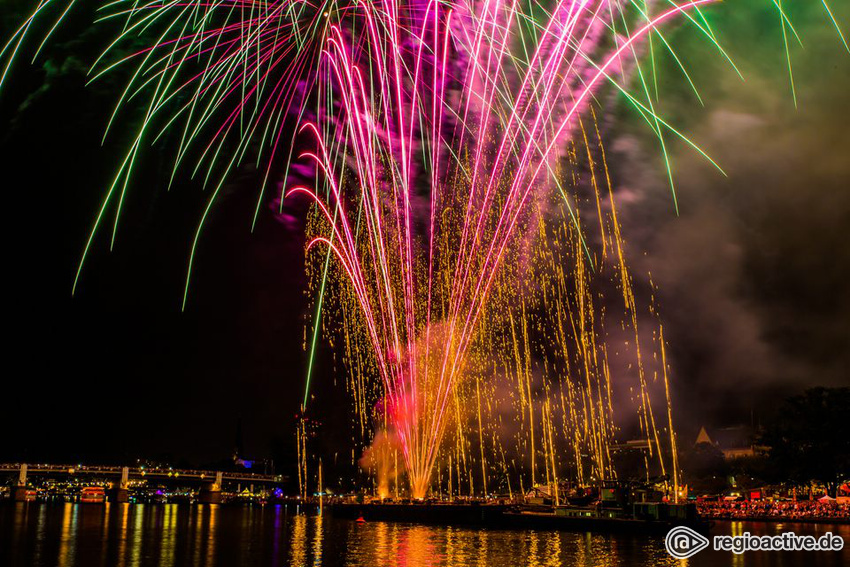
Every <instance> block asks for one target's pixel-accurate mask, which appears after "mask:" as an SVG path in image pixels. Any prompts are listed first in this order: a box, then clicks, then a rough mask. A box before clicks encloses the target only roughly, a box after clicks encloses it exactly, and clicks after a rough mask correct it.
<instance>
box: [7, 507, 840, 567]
mask: <svg viewBox="0 0 850 567" xmlns="http://www.w3.org/2000/svg"><path fill="white" fill-rule="evenodd" d="M294 512H295V510H293V509H292V508H291V507H284V506H274V505H269V506H265V507H249V506H198V505H194V506H193V505H188V504H164V505H163V504H158V505H151V504H148V505H146V504H132V505H130V504H105V505H92V504H70V503H69V504H61V503H60V504H39V503H29V504H13V503H9V502H7V503H3V504H2V505H0V565H2V566H7V565H8V566H10V567H13V566H21V567H30V566H32V567H40V566H50V567H99V566H102V567H113V566H115V567H125V566H127V567H153V566H157V567H184V566H195V565H197V566H209V567H213V566H222V567H232V566H240V565H245V566H252V567H254V566H266V565H268V566H286V565H294V566H299V565H311V566H328V567H333V566H337V565H352V566H353V565H363V566H380V565H390V566H398V567H403V566H404V567H407V566H410V567H415V566H418V565H458V566H466V565H480V566H485V565H492V566H495V567H512V566H514V565H582V566H584V565H587V566H594V567H595V566H606V565H611V566H614V565H629V566H631V565H635V566H650V565H653V566H654V565H679V566H684V565H693V566H698V567H699V566H706V567H707V566H712V567H713V566H721V567H722V566H725V565H730V566H742V567H743V566H752V567H760V566H772V565H776V566H781V567H796V566H800V567H819V566H827V565H829V566H832V565H835V566H838V565H850V525H826V524H792V523H785V524H776V523H763V522H718V523H717V524H715V526H714V527H713V528H712V535H718V534H740V533H742V532H747V531H748V532H751V533H752V534H759V535H773V534H777V533H780V532H783V531H793V532H796V533H797V534H798V535H802V534H811V535H815V536H819V535H823V534H824V533H826V532H828V531H831V532H832V533H833V534H838V535H841V536H842V537H843V538H844V540H845V542H846V543H847V546H846V548H845V549H844V550H842V551H840V552H835V551H832V552H823V551H817V552H816V551H810V552H804V551H798V552H788V551H750V552H746V553H744V554H741V555H735V554H733V553H732V552H723V551H712V550H704V551H702V552H700V553H699V554H697V555H696V556H694V557H693V558H691V559H686V560H675V559H673V558H671V557H670V556H669V555H667V552H666V551H665V549H664V541H663V538H662V537H650V536H637V535H622V534H620V535H602V534H591V533H567V532H555V531H535V530H494V529H476V528H463V527H435V526H422V525H413V524H391V523H384V522H372V523H366V524H356V523H354V522H351V521H347V520H337V519H334V518H331V517H329V516H327V515H325V516H318V515H304V514H296V513H294Z"/></svg>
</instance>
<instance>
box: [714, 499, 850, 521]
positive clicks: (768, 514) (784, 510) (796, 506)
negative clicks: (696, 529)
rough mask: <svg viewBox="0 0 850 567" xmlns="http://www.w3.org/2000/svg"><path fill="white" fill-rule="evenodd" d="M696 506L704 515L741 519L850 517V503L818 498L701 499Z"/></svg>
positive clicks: (848, 518)
mask: <svg viewBox="0 0 850 567" xmlns="http://www.w3.org/2000/svg"><path fill="white" fill-rule="evenodd" d="M697 510H698V511H699V514H700V516H702V517H704V518H717V519H730V520H731V519H738V520H767V519H774V520H780V519H781V520H839V521H850V504H838V503H836V502H835V501H828V502H827V501H824V502H822V501H818V500H797V501H793V500H779V501H768V500H742V501H724V500H720V501H701V502H697Z"/></svg>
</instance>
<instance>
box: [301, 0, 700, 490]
mask: <svg viewBox="0 0 850 567" xmlns="http://www.w3.org/2000/svg"><path fill="white" fill-rule="evenodd" d="M711 1H712V0H695V1H693V2H687V3H684V4H681V5H673V6H672V7H669V8H667V9H666V10H664V11H662V12H660V13H659V14H658V15H656V16H654V17H652V18H646V19H645V21H644V22H643V23H642V25H639V26H638V27H637V29H635V30H634V31H633V32H632V33H630V34H629V35H628V36H614V37H611V34H609V33H606V32H607V31H608V30H610V29H611V23H610V21H608V20H607V19H606V18H610V17H611V15H612V14H614V13H617V14H619V13H620V11H619V10H614V7H613V6H612V5H611V4H609V2H608V1H607V0H602V1H591V0H564V1H561V2H557V3H556V5H555V6H553V7H552V9H551V11H550V15H549V16H548V17H547V18H545V19H544V22H543V23H539V22H535V25H537V26H539V27H538V32H537V36H536V37H537V40H536V42H535V45H534V49H533V50H531V51H530V52H527V53H523V54H522V56H521V55H520V54H519V53H518V50H519V49H520V48H521V49H523V50H527V48H528V45H526V44H521V45H518V43H519V42H518V38H517V26H519V25H521V22H520V20H522V19H527V18H528V15H527V14H524V13H522V12H521V11H520V8H519V5H518V4H517V3H516V2H501V1H487V2H482V3H475V4H463V5H457V6H445V5H443V4H441V3H438V2H434V1H431V2H428V4H427V5H426V6H425V7H424V9H420V8H417V7H416V6H409V5H405V4H399V3H396V2H389V3H382V4H372V3H358V5H357V6H356V7H355V9H354V10H353V11H352V14H351V19H350V21H349V22H348V26H337V25H334V26H332V27H331V29H330V33H329V35H328V39H327V43H326V47H325V49H324V51H323V56H324V58H323V61H322V64H323V65H326V66H327V68H328V69H329V70H330V75H331V77H332V80H331V81H329V82H328V83H327V84H325V85H324V86H323V88H325V89H327V91H328V93H330V96H328V98H329V99H330V100H334V101H338V104H337V105H335V106H332V107H330V108H327V109H325V114H323V115H321V116H319V117H318V119H317V122H316V123H315V124H314V123H312V122H310V123H307V124H305V125H304V126H303V129H304V130H305V131H309V132H310V133H311V134H312V135H313V138H314V139H315V143H316V145H317V147H318V150H317V151H316V152H307V153H305V154H304V155H303V157H304V158H306V159H310V160H312V161H313V162H315V164H316V166H317V171H318V172H319V174H320V178H321V179H323V180H324V181H325V182H326V184H327V187H328V189H329V190H328V192H327V198H323V197H321V196H320V195H319V193H318V192H315V191H313V190H310V189H308V188H304V187H296V188H294V189H292V190H291V191H290V192H289V195H294V194H299V193H301V194H306V195H307V196H308V197H309V198H310V199H313V200H314V201H315V203H316V205H317V206H318V208H319V210H320V211H321V214H322V215H323V216H324V218H325V221H326V223H327V226H328V230H329V231H330V232H329V234H328V235H327V236H319V237H316V238H314V239H313V240H312V241H311V242H310V244H309V247H310V248H313V247H314V246H317V245H324V246H327V247H329V248H330V250H331V251H332V253H333V254H334V255H335V257H336V258H337V260H338V262H339V265H340V266H341V269H342V273H344V274H345V277H346V278H347V280H348V281H349V283H350V287H351V290H352V292H353V295H354V297H355V298H356V302H357V304H358V305H359V308H360V311H361V313H362V319H363V324H364V327H365V332H366V334H367V336H368V339H369V342H370V343H371V345H372V348H373V350H374V353H375V357H376V361H377V367H378V369H379V372H380V374H381V378H382V381H383V387H384V391H385V396H386V403H387V405H388V407H389V408H390V411H389V412H388V413H389V416H390V420H391V425H392V426H393V428H394V429H395V430H396V432H397V434H398V437H399V442H400V445H401V450H402V453H403V456H404V463H405V467H406V470H407V473H408V476H409V480H410V484H411V490H412V493H413V495H414V497H419V498H421V497H424V496H425V495H426V494H427V492H428V490H429V485H430V481H431V473H432V470H433V469H434V466H435V462H436V459H437V456H438V452H439V448H440V444H441V439H442V437H443V433H444V430H445V427H446V423H447V420H448V418H447V414H448V409H447V408H448V407H449V403H448V402H449V400H450V399H451V393H452V389H453V388H454V387H455V386H456V384H457V383H458V381H459V380H461V379H462V376H463V368H464V361H465V356H466V354H467V352H468V349H469V348H470V343H471V341H472V340H473V338H474V336H475V331H476V324H477V322H478V320H479V318H480V316H481V314H482V309H483V307H484V306H485V305H486V303H487V297H488V293H489V292H490V289H491V287H492V285H493V282H494V278H495V276H496V274H497V272H498V269H499V266H500V263H501V262H502V260H503V258H504V256H505V251H506V249H507V248H508V247H509V246H510V244H511V243H512V242H514V241H515V239H516V237H517V232H518V227H519V226H521V225H522V220H523V215H524V213H525V211H526V208H527V207H526V205H527V203H528V202H529V198H530V196H531V195H532V193H533V192H534V191H535V189H536V188H540V187H542V188H544V189H545V188H546V187H548V186H549V185H550V176H551V175H553V173H552V168H553V166H554V162H555V160H556V159H557V158H558V157H559V155H560V154H559V148H561V147H563V146H564V145H565V139H566V138H567V137H569V135H570V125H571V123H572V122H573V121H574V119H575V116H576V114H577V113H579V112H581V110H582V109H583V108H584V107H585V105H586V104H587V101H588V99H589V98H590V97H592V96H593V93H594V92H595V89H597V88H598V87H599V86H600V84H601V83H603V82H604V81H607V80H612V81H613V80H614V79H613V75H615V74H616V73H617V72H618V61H619V60H620V58H622V57H624V56H626V55H632V54H633V49H634V48H635V47H636V44H637V43H638V42H640V41H641V40H643V39H644V38H646V37H647V36H648V35H649V34H650V33H651V32H652V31H653V30H654V29H655V28H656V27H657V26H658V25H660V24H661V23H663V22H664V21H665V20H668V19H670V18H673V17H675V16H677V15H678V14H680V13H683V12H686V11H688V10H694V9H696V8H697V7H698V6H700V5H702V4H708V3H710V2H711ZM353 29H360V30H362V32H361V33H360V34H355V33H353V32H352V31H351V30H353ZM609 44H610V45H611V47H606V46H607V45H609ZM334 144H337V145H341V146H342V147H344V148H345V152H344V153H345V156H344V158H342V159H334V157H333V156H332V152H331V151H330V149H329V148H330V147H331V146H332V145H334ZM422 193H424V194H427V195H428V203H429V205H428V207H427V222H421V219H420V216H421V211H419V210H417V209H416V208H415V207H414V205H413V203H414V202H417V200H418V199H417V196H418V195H419V194H422ZM417 227H418V228H417ZM446 280H448V281H449V282H450V283H449V284H448V285H444V284H441V283H440V282H444V281H446Z"/></svg>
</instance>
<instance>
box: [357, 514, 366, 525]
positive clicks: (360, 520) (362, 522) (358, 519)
mask: <svg viewBox="0 0 850 567" xmlns="http://www.w3.org/2000/svg"><path fill="white" fill-rule="evenodd" d="M355 522H357V523H358V524H365V523H366V520H364V519H363V516H360V517H359V518H357V519H356V520H355Z"/></svg>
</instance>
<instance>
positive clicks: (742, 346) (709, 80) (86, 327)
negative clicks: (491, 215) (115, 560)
mask: <svg viewBox="0 0 850 567" xmlns="http://www.w3.org/2000/svg"><path fill="white" fill-rule="evenodd" d="M0 2H2V5H3V14H2V16H0V18H2V19H1V20H0V25H2V28H0V30H2V35H3V36H6V35H8V32H9V30H10V29H11V28H12V26H13V25H14V23H15V22H16V21H17V19H18V16H17V14H19V13H20V7H21V6H22V5H24V3H23V2H3V0H0ZM7 6H8V7H11V9H7ZM834 8H835V10H836V16H837V17H838V19H839V21H844V22H848V23H850V9H848V6H847V5H846V3H845V4H842V3H835V6H834ZM732 14H733V12H732V11H731V9H730V8H729V4H728V3H727V4H724V5H723V6H720V7H718V8H717V15H716V18H717V22H718V25H719V26H722V27H721V29H723V30H724V31H723V39H724V41H725V43H724V45H726V46H727V47H728V48H729V51H730V53H732V55H733V57H735V58H736V62H738V63H739V64H740V67H741V69H742V72H743V73H744V75H745V77H746V78H747V81H746V82H745V83H741V82H740V80H739V79H737V77H736V76H735V75H734V73H733V72H732V71H731V70H730V69H728V67H724V66H723V63H722V61H721V60H720V58H719V57H718V56H717V55H716V53H708V48H707V47H706V45H705V43H704V42H702V43H699V42H696V41H693V40H691V39H689V37H684V38H680V37H678V36H675V34H674V40H679V43H678V47H679V48H680V49H682V50H683V51H684V52H685V53H686V54H688V56H689V57H690V59H689V61H691V64H692V65H693V67H694V69H693V78H694V80H695V82H697V84H698V85H699V86H700V89H701V94H702V95H703V98H704V99H705V101H706V106H705V108H701V107H700V106H699V103H698V102H696V100H694V99H693V97H692V95H688V93H687V92H686V91H684V90H683V89H682V88H681V77H680V76H677V75H676V74H675V72H674V71H673V70H667V72H666V73H662V75H661V77H660V85H659V86H660V89H661V91H662V93H666V94H665V95H664V96H663V97H662V99H663V102H662V104H661V106H660V107H661V109H662V112H664V113H666V115H667V116H668V117H669V118H670V120H671V121H672V122H673V123H674V124H676V125H677V127H678V128H680V129H682V130H683V131H685V132H688V133H689V135H691V137H692V138H693V139H694V140H695V141H696V142H697V143H699V144H701V145H702V146H703V147H704V149H705V150H706V151H707V152H708V153H709V154H711V155H712V157H713V158H714V159H716V160H717V161H718V162H719V163H720V164H721V166H722V167H724V169H725V170H726V171H727V173H728V174H729V177H728V178H723V177H722V176H721V175H720V174H718V173H717V172H716V170H713V169H712V168H711V167H710V166H709V165H708V164H707V163H706V162H705V161H704V160H701V158H699V156H696V155H695V154H693V152H691V151H690V150H688V149H687V148H685V147H684V146H683V145H682V144H677V143H671V148H672V150H671V153H672V156H673V161H674V169H675V175H676V181H677V192H678V197H679V205H680V214H679V215H678V216H677V215H676V214H675V211H674V209H673V205H672V198H671V195H670V189H669V186H668V185H667V184H666V180H665V177H664V171H663V169H662V164H661V161H660V157H659V152H658V148H657V142H656V141H654V139H653V138H651V137H650V136H649V135H648V132H647V131H646V128H645V127H642V126H640V125H638V124H637V121H636V120H635V119H634V117H633V116H630V115H629V112H628V111H627V110H626V109H620V110H618V111H617V112H615V113H611V116H609V117H608V126H607V128H606V130H607V131H606V134H605V137H606V142H607V147H608V150H609V153H610V156H609V160H610V161H611V163H612V164H613V174H614V183H615V190H616V191H617V193H618V198H619V202H620V207H621V213H622V219H621V220H622V221H623V223H624V234H625V235H626V239H627V241H628V246H629V254H630V261H631V265H632V267H633V269H634V272H635V275H636V278H638V279H641V278H645V277H647V276H646V274H647V273H649V272H651V273H652V279H653V281H654V282H655V283H656V284H657V285H658V286H659V293H658V296H659V303H660V308H661V315H662V320H663V321H664V323H665V329H666V330H665V335H666V336H667V338H668V341H669V342H670V345H671V353H672V366H673V379H674V381H675V387H674V389H675V394H676V404H677V405H676V409H677V412H678V413H679V415H681V416H687V418H685V417H683V418H682V427H683V428H684V431H685V432H688V431H690V430H692V429H694V428H695V427H698V426H699V425H700V424H702V423H709V424H714V425H731V424H734V423H737V422H740V421H749V419H750V416H751V414H752V415H753V416H755V417H756V418H758V416H759V415H762V414H766V413H769V409H770V408H771V407H772V406H774V405H775V402H776V401H777V399H780V398H781V397H784V396H786V395H788V394H790V393H795V392H797V391H799V390H801V389H803V388H805V387H808V386H813V385H848V383H850V285H848V278H850V246H848V244H847V241H846V239H847V235H848V234H850V161H848V159H847V156H850V135H848V130H847V126H848V120H847V103H848V95H847V93H848V92H850V55H848V53H847V52H845V51H844V50H843V47H842V45H841V43H840V42H839V41H838V39H837V37H836V36H835V32H834V30H832V29H831V28H830V27H829V26H828V25H827V24H826V20H825V18H824V16H823V14H822V13H819V12H818V13H816V12H815V11H814V9H811V10H808V9H807V10H806V11H805V12H801V13H798V14H796V18H797V19H796V20H795V23H796V24H797V26H798V31H800V33H801V35H802V36H803V38H804V41H805V42H806V49H805V50H800V49H797V50H796V51H795V52H794V53H795V58H794V65H795V66H794V72H795V79H796V81H797V97H798V106H799V108H798V109H797V110H795V109H794V104H793V101H792V99H791V94H790V88H789V86H788V78H787V68H786V67H785V61H784V53H783V51H782V43H781V42H782V39H781V32H780V29H779V27H778V25H776V22H775V21H772V20H770V18H776V13H775V11H772V10H771V9H765V10H760V9H757V8H752V9H751V10H749V11H747V12H746V13H744V14H741V13H740V12H738V14H737V15H736V16H734V17H733V16H732ZM88 19H89V16H88V15H87V14H85V13H84V12H83V13H81V14H79V15H78V16H77V17H76V19H72V20H71V21H70V22H69V24H68V25H67V26H66V27H65V28H64V29H63V30H61V31H60V33H59V34H58V35H57V36H56V38H55V39H54V42H53V47H52V48H51V49H50V50H49V51H48V52H47V53H46V55H45V56H43V57H42V58H41V59H39V60H38V61H37V62H36V63H35V65H34V66H32V67H28V66H27V65H23V64H22V65H18V66H16V67H14V68H13V70H12V76H11V77H12V79H11V83H10V87H9V88H7V89H6V90H4V91H3V92H0V124H3V126H2V131H0V171H2V172H3V175H2V182H0V186H2V189H3V191H2V195H3V199H4V203H3V204H4V206H3V212H4V221H5V222H4V223H3V233H4V234H3V236H4V248H5V250H6V258H5V261H4V266H5V267H4V274H5V278H4V284H5V285H4V287H5V295H4V297H5V301H6V307H5V308H4V315H5V316H4V320H5V321H6V325H5V328H6V338H5V339H4V353H5V355H4V359H5V367H6V371H5V372H4V373H3V374H4V376H5V377H4V379H3V393H2V395H0V400H2V409H0V430H2V431H3V436H2V442H0V460H2V461H7V460H22V459H26V460H40V459H43V460H55V461H62V460H69V461H75V460H92V461H121V460H127V459H134V458H136V457H139V456H143V457H150V458H169V459H172V460H176V461H181V460H182V461H185V462H190V463H194V464H204V463H211V462H215V461H220V460H222V459H226V458H228V457H229V456H230V454H231V453H232V450H233V447H234V443H235V432H236V427H237V422H238V421H239V420H240V419H241V422H242V430H243V438H244V444H245V450H246V453H248V454H249V455H254V456H257V457H264V456H267V455H270V454H273V453H276V454H278V455H286V454H287V451H289V454H290V455H291V451H292V448H291V445H292V440H293V438H294V428H293V416H294V414H295V412H296V411H297V409H298V406H299V404H300V402H301V398H302V396H303V382H304V376H305V370H306V359H307V357H306V354H305V353H304V351H303V343H304V325H305V320H306V318H307V317H308V309H309V303H308V301H307V298H306V296H305V289H306V279H305V275H304V252H303V248H304V242H303V236H302V228H303V227H302V226H300V225H299V223H298V222H285V223H284V222H281V220H280V219H279V218H278V217H277V216H276V215H275V214H273V212H272V211H271V208H270V206H265V205H264V207H263V209H262V212H261V215H260V218H259V222H258V225H257V228H256V230H255V231H254V233H253V234H252V233H251V232H250V225H251V218H252V215H253V210H254V206H255V202H256V197H257V193H256V191H257V188H258V187H259V181H260V178H261V176H260V175H259V174H258V173H257V172H256V171H254V170H252V168H250V167H245V168H243V169H241V170H240V171H239V172H238V173H237V174H236V175H234V176H233V177H232V178H231V179H230V181H229V183H228V185H227V186H226V188H225V191H224V196H223V197H222V198H221V199H220V200H219V203H218V205H217V206H216V207H215V208H214V209H213V213H212V217H211V218H210V220H209V222H208V225H207V227H208V228H207V230H206V232H205V234H204V236H203V238H202V240H201V244H200V248H199V252H198V257H197V259H196V270H195V272H194V276H193V287H192V290H191V293H190V297H189V303H188V307H187V310H186V312H184V313H181V311H180V302H181V299H182V286H183V278H184V276H185V270H186V263H187V258H188V253H189V247H190V244H191V238H192V234H193V231H194V229H195V227H196V226H197V221H198V218H199V216H200V213H201V210H202V207H203V206H204V204H205V203H206V199H207V196H208V194H206V193H204V192H203V190H202V188H201V185H200V184H199V183H195V182H191V181H189V180H188V179H186V178H178V181H177V183H176V184H175V186H174V187H173V188H172V189H171V191H169V192H166V190H165V185H166V182H167V172H168V171H169V168H170V159H171V156H170V154H169V153H168V151H167V148H161V147H154V148H149V149H148V150H146V152H145V153H144V160H143V164H142V166H141V167H140V169H139V174H138V175H136V177H135V181H134V185H133V187H132V190H131V192H130V197H129V202H127V203H126V206H125V211H126V213H125V215H124V217H123V221H122V224H121V225H120V227H119V231H118V236H117V240H116V245H115V249H114V251H113V252H112V253H109V252H108V235H107V232H104V233H102V235H101V238H100V239H99V240H98V241H97V243H96V246H95V248H94V252H93V254H92V256H91V258H90V261H89V263H88V265H87V267H86V269H85V271H84V273H83V277H82V280H81V285H80V288H79V291H78V293H77V295H76V297H74V298H72V297H71V285H72V282H73V278H74V274H75V270H76V265H77V261H78V259H79V255H80V252H81V250H82V248H83V245H84V243H85V239H86V238H87V236H88V231H89V229H90V226H91V223H92V221H93V219H94V215H95V213H96V210H97V207H98V204H99V201H100V199H101V197H102V195H103V192H104V190H105V189H106V187H108V184H109V182H110V180H111V175H112V174H113V172H114V170H115V168H116V166H117V165H118V163H117V161H118V157H117V156H119V155H120V153H121V151H122V150H123V149H124V148H125V147H126V146H125V142H126V139H123V138H122V133H121V132H120V129H119V131H118V132H119V133H118V134H116V135H115V136H113V137H111V138H109V139H108V140H107V142H106V144H105V145H104V146H103V147H101V145H100V137H101V135H102V132H103V128H104V126H105V123H106V120H107V119H108V115H109V111H110V110H111V107H112V104H113V103H114V100H115V92H116V90H117V88H118V86H119V85H120V77H115V78H114V79H109V80H107V81H105V82H103V83H101V84H99V85H95V86H92V87H88V88H86V87H84V85H83V83H84V78H85V72H86V70H87V66H88V64H89V63H90V61H91V60H92V58H93V57H94V56H95V54H96V52H97V46H99V45H101V44H102V38H100V37H98V32H91V31H86V26H85V22H86V21H88ZM846 27H847V28H848V29H850V25H848V26H846ZM289 218H297V215H294V216H292V217H289ZM316 380H317V381H316V386H315V388H314V390H313V391H314V392H315V393H316V395H317V397H318V399H317V400H315V402H314V403H311V406H312V407H314V408H316V410H315V411H316V415H317V416H318V417H320V418H322V419H324V420H325V421H326V427H325V431H324V434H326V436H327V438H328V439H330V440H332V441H330V442H329V443H330V444H331V445H333V444H336V447H335V449H337V450H340V451H343V452H345V451H346V449H347V447H346V446H345V444H344V440H345V439H346V438H347V435H346V433H345V431H344V427H345V419H344V418H340V412H339V411H338V410H337V408H338V407H339V404H340V403H344V393H343V392H342V391H341V390H342V388H341V386H340V387H334V386H333V365H332V362H331V357H330V353H329V352H328V350H327V347H324V350H323V351H322V352H320V356H319V358H318V368H317V379H316ZM330 408H333V409H334V411H329V409H330ZM275 447H277V449H275ZM280 447H283V449H280Z"/></svg>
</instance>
